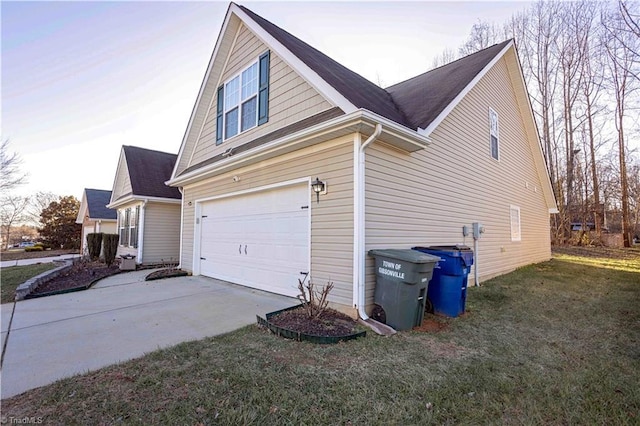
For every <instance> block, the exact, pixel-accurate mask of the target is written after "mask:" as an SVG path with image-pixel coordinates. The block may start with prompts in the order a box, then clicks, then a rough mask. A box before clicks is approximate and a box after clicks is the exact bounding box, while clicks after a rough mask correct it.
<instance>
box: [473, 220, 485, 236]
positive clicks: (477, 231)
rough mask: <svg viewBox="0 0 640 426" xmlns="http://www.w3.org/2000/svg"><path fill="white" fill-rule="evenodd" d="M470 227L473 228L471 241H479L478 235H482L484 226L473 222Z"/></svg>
mask: <svg viewBox="0 0 640 426" xmlns="http://www.w3.org/2000/svg"><path fill="white" fill-rule="evenodd" d="M471 225H472V227H473V239H474V240H479V239H480V234H484V225H483V224H481V223H478V222H473V223H472V224H471Z"/></svg>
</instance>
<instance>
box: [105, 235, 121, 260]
mask: <svg viewBox="0 0 640 426" xmlns="http://www.w3.org/2000/svg"><path fill="white" fill-rule="evenodd" d="M118 239H119V236H118V234H104V235H103V236H102V241H103V242H104V261H105V263H106V264H107V266H111V264H113V262H114V261H115V260H116V253H117V252H118Z"/></svg>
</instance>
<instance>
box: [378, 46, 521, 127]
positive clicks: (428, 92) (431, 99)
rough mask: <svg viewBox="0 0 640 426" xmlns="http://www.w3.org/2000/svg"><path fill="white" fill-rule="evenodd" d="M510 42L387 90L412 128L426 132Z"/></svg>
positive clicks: (491, 47)
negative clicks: (403, 112)
mask: <svg viewBox="0 0 640 426" xmlns="http://www.w3.org/2000/svg"><path fill="white" fill-rule="evenodd" d="M511 41H512V40H506V41H503V42H502V43H499V44H494V45H493V46H490V47H487V48H486V49H482V50H480V51H478V52H475V53H472V54H471V55H468V56H465V57H463V58H460V59H458V60H456V61H453V62H450V63H448V64H446V65H443V66H441V67H438V68H435V69H433V70H431V71H427V72H425V73H423V74H420V75H418V76H416V77H413V78H410V79H409V80H405V81H403V82H400V83H397V84H394V85H393V86H390V87H387V89H386V90H387V92H389V93H390V94H391V97H392V98H393V100H394V101H395V102H396V103H398V104H399V105H401V106H402V109H403V111H405V115H406V116H407V120H408V121H409V122H410V123H411V125H412V126H413V127H414V128H422V129H426V128H427V127H428V126H429V124H431V123H432V122H433V121H434V120H435V119H436V118H437V117H438V116H439V115H440V113H441V112H442V111H444V110H445V109H446V108H447V106H449V105H450V104H451V102H453V100H454V99H455V98H456V97H457V96H458V95H459V94H460V93H461V92H462V91H463V90H464V89H465V88H466V87H467V86H468V85H469V83H471V82H472V81H473V79H474V78H475V77H476V76H477V75H478V74H480V73H481V72H482V70H484V69H485V67H486V66H487V65H488V64H489V63H490V62H491V61H492V60H493V59H494V58H496V57H497V56H498V54H499V53H500V52H502V50H503V49H504V48H505V47H506V46H507V45H508V44H509V43H511Z"/></svg>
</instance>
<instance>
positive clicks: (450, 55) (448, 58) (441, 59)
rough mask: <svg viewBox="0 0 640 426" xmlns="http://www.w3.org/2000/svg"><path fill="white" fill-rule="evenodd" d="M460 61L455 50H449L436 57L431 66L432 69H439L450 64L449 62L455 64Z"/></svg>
mask: <svg viewBox="0 0 640 426" xmlns="http://www.w3.org/2000/svg"><path fill="white" fill-rule="evenodd" d="M456 59H458V56H457V55H456V52H455V51H454V50H453V49H450V48H447V49H445V50H443V51H442V53H440V55H438V56H436V57H435V58H434V59H433V63H432V64H431V68H432V69H434V68H438V67H441V66H443V65H446V64H448V63H449V62H453V61H455V60H456Z"/></svg>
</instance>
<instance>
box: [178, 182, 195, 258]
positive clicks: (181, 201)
mask: <svg viewBox="0 0 640 426" xmlns="http://www.w3.org/2000/svg"><path fill="white" fill-rule="evenodd" d="M178 191H180V195H182V199H181V200H180V245H179V249H178V250H179V251H178V269H180V268H182V227H183V226H184V188H183V187H182V186H179V187H178ZM192 269H193V268H192Z"/></svg>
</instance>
